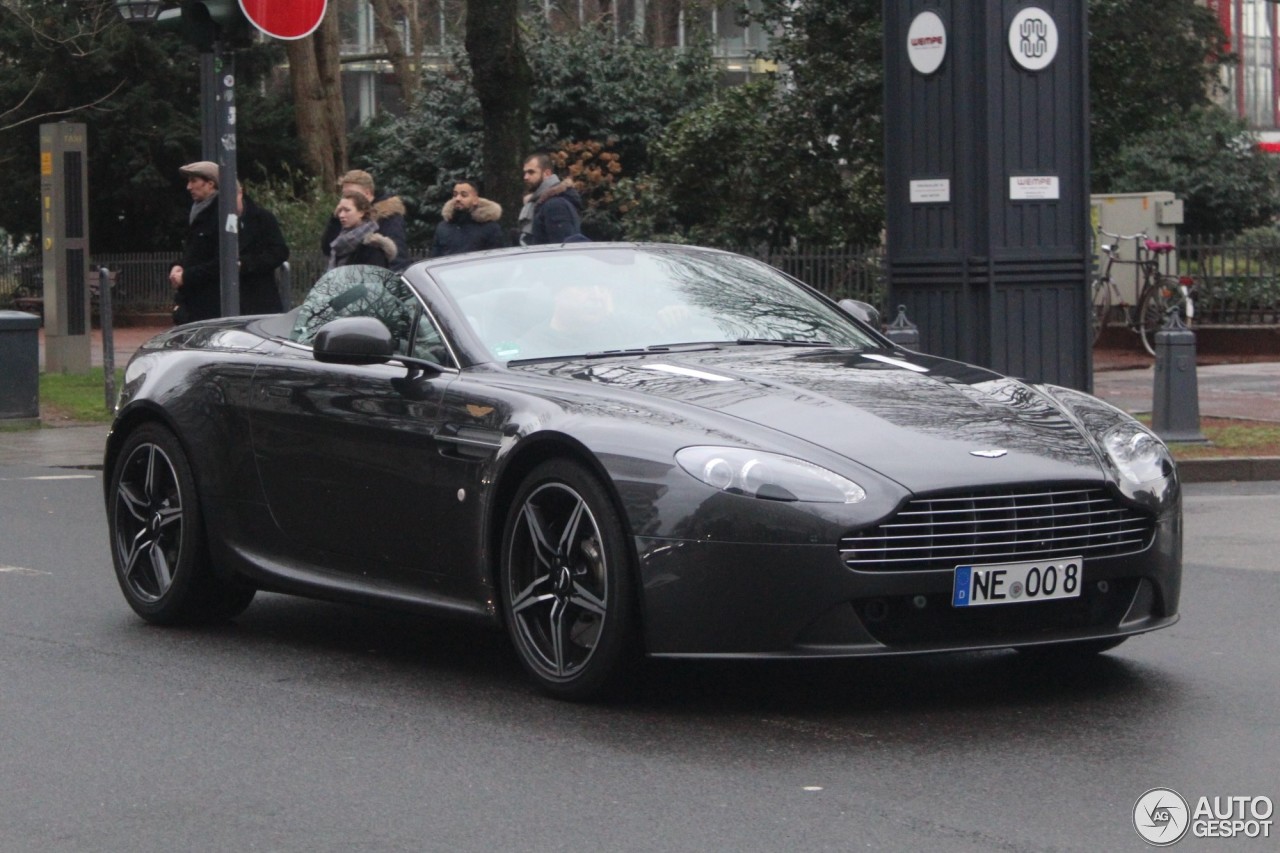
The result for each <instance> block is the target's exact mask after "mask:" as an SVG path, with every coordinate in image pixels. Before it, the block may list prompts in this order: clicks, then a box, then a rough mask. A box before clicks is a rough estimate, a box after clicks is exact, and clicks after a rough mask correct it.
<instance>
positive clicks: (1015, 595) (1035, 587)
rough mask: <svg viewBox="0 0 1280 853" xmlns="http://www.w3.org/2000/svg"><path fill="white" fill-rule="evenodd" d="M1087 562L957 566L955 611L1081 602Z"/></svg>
mask: <svg viewBox="0 0 1280 853" xmlns="http://www.w3.org/2000/svg"><path fill="white" fill-rule="evenodd" d="M1083 576H1084V560H1083V559H1082V558H1081V557H1068V558H1066V559H1061V560H1054V561H1053V562H1051V563H996V564H991V565H986V566H956V574H955V583H954V585H953V586H952V590H951V605H952V606H953V607H977V606H978V605H982V604H1022V603H1024V602H1028V601H1050V600H1052V599H1055V598H1079V597H1080V586H1081V584H1082V583H1083Z"/></svg>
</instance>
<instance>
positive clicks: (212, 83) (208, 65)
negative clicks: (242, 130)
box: [200, 50, 218, 163]
mask: <svg viewBox="0 0 1280 853" xmlns="http://www.w3.org/2000/svg"><path fill="white" fill-rule="evenodd" d="M217 99H218V69H217V64H216V60H215V56H214V53H213V51H212V50H202V51H200V104H201V105H202V107H203V108H202V110H201V113H200V159H201V160H208V161H209V162H211V163H216V162H218V121H217V118H216V116H215V113H214V111H213V108H212V107H210V106H209V105H210V104H212V103H214V102H215V101H217Z"/></svg>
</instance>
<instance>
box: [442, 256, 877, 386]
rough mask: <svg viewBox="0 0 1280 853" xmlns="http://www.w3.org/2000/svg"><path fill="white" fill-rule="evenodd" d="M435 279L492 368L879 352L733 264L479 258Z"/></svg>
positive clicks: (821, 308)
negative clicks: (548, 362)
mask: <svg viewBox="0 0 1280 853" xmlns="http://www.w3.org/2000/svg"><path fill="white" fill-rule="evenodd" d="M432 275H433V277H434V278H436V280H437V281H438V282H439V283H440V285H441V287H442V288H443V289H444V291H445V292H446V293H447V294H448V295H449V297H450V298H452V299H453V301H454V302H455V303H456V304H457V305H458V307H459V309H460V310H461V312H462V314H463V315H464V316H465V317H466V318H467V321H468V323H470V325H471V327H472V328H473V329H474V330H475V332H476V335H477V336H478V337H479V338H480V340H481V341H482V342H483V343H484V345H485V346H486V347H487V348H488V349H489V352H490V354H491V355H492V356H493V357H494V358H495V359H497V360H499V361H512V360H518V359H533V358H554V357H558V356H571V355H588V354H593V353H602V352H616V351H620V350H622V351H643V350H646V349H662V348H678V347H686V346H693V345H703V344H705V345H715V344H726V343H730V344H742V345H749V344H759V343H782V344H786V345H815V346H835V347H851V348H856V349H865V348H877V347H878V346H879V344H878V343H877V342H876V341H875V340H874V339H872V338H871V337H870V336H868V335H867V334H865V333H864V332H862V331H861V330H860V329H859V328H858V327H857V326H856V325H854V323H853V322H852V321H850V320H849V319H848V318H847V317H845V316H844V314H843V313H841V312H840V311H839V310H837V309H836V308H834V307H832V306H831V305H829V304H827V303H825V302H823V301H822V300H820V299H818V298H817V297H815V296H814V295H813V294H811V293H809V292H807V291H806V290H804V289H803V288H801V287H797V286H796V285H795V284H794V283H793V282H792V281H790V280H789V279H787V278H786V276H784V275H782V273H780V272H778V271H777V270H775V269H773V268H772V267H770V266H768V265H766V264H763V263H761V262H759V261H755V260H752V259H750V258H745V257H742V256H740V255H733V254H727V253H720V252H710V251H700V250H696V249H692V250H691V249H685V248H674V247H673V248H667V247H640V248H636V247H631V246H627V247H621V246H613V247H608V246H600V247H598V248H591V249H582V250H576V251H566V252H533V253H529V254H526V255H519V256H515V257H512V256H510V255H508V256H502V257H494V258H482V259H477V260H476V261H475V262H473V263H462V264H456V265H449V266H445V267H441V268H439V269H435V270H432Z"/></svg>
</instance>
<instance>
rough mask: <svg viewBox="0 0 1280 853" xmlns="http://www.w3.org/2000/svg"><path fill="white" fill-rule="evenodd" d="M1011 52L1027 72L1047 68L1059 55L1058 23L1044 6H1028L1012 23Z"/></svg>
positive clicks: (1015, 16) (1010, 26) (1010, 28)
mask: <svg viewBox="0 0 1280 853" xmlns="http://www.w3.org/2000/svg"><path fill="white" fill-rule="evenodd" d="M1009 52H1010V53H1012V54H1013V61H1014V62H1016V63H1018V64H1019V65H1021V66H1022V67H1023V68H1025V69H1027V70H1028V71H1039V70H1041V69H1043V68H1048V67H1049V63H1051V62H1053V58H1054V57H1055V56H1057V54H1058V25H1057V24H1055V23H1054V22H1053V17H1052V16H1051V15H1050V14H1049V13H1048V12H1046V11H1045V10H1044V9H1038V8H1036V7H1035V6H1028V7H1027V8H1026V9H1023V10H1022V11H1021V12H1019V13H1018V14H1016V15H1014V16H1013V23H1011V24H1009Z"/></svg>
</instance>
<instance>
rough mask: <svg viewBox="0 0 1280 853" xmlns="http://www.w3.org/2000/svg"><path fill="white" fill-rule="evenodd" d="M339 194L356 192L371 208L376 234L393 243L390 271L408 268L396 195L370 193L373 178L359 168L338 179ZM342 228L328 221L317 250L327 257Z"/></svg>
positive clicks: (401, 205)
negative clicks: (362, 196) (393, 254)
mask: <svg viewBox="0 0 1280 853" xmlns="http://www.w3.org/2000/svg"><path fill="white" fill-rule="evenodd" d="M338 188H339V191H340V192H344V193H347V192H358V193H361V194H362V195H364V197H365V198H367V199H368V200H369V202H370V204H371V205H372V214H371V216H372V219H373V221H374V222H376V223H378V232H379V233H380V234H382V236H384V237H388V238H390V239H391V241H392V242H393V243H395V244H396V256H395V259H394V260H392V262H391V269H393V270H396V271H397V272H399V271H400V270H403V269H404V268H405V267H407V266H409V260H410V258H409V244H408V236H407V232H406V229H405V224H404V214H405V207H404V202H403V201H401V200H400V196H398V195H385V194H384V195H376V194H375V193H374V191H373V176H372V175H370V174H369V173H368V172H365V171H363V170H360V169H353V170H351V171H350V172H347V173H346V174H345V175H343V176H342V177H341V178H339V179H338ZM341 230H342V225H341V224H340V223H339V222H338V218H337V217H336V216H333V217H330V218H329V223H328V225H326V226H325V229H324V233H323V234H321V235H320V251H322V252H324V253H325V254H326V255H327V254H329V244H330V243H332V242H333V238H334V237H337V236H338V232H339V231H341Z"/></svg>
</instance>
